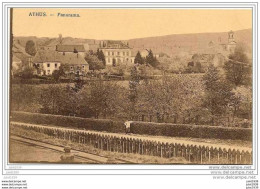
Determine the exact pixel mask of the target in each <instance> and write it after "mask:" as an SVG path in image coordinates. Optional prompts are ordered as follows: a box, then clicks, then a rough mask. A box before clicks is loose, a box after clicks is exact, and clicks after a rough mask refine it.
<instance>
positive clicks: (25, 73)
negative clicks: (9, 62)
mask: <svg viewBox="0 0 260 189" xmlns="http://www.w3.org/2000/svg"><path fill="white" fill-rule="evenodd" d="M33 72H34V68H33V67H29V66H25V67H23V68H22V69H21V70H20V71H19V72H18V73H17V75H18V76H19V77H20V78H21V79H31V78H33Z"/></svg>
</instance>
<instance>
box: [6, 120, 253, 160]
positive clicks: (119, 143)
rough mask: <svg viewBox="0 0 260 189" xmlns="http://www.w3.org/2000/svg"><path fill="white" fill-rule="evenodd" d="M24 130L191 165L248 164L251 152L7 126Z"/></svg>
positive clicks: (44, 128) (27, 126) (43, 128)
mask: <svg viewBox="0 0 260 189" xmlns="http://www.w3.org/2000/svg"><path fill="white" fill-rule="evenodd" d="M10 126H19V127H22V128H24V129H29V130H33V131H36V132H40V133H44V134H46V135H48V136H52V137H54V138H58V139H63V140H69V141H72V142H77V143H82V144H87V145H92V146H94V147H95V148H98V149H101V150H106V151H111V152H119V153H135V154H141V155H149V156H159V157H163V158H172V157H182V158H185V159H186V160H187V161H189V162H191V163H194V164H252V152H248V151H246V152H245V151H244V150H242V151H240V150H235V149H225V148H224V149H222V148H213V147H210V148H209V147H205V146H196V145H184V144H180V143H163V142H162V143H161V142H156V141H152V140H141V139H135V138H134V137H133V136H131V137H117V136H109V135H108V134H105V133H104V134H97V133H91V132H88V131H85V130H73V129H65V128H56V127H46V126H39V125H31V124H23V123H10Z"/></svg>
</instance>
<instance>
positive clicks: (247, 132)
mask: <svg viewBox="0 0 260 189" xmlns="http://www.w3.org/2000/svg"><path fill="white" fill-rule="evenodd" d="M130 132H131V133H134V134H147V135H161V136H171V137H193V138H214V139H232V140H248V141H252V129H249V128H233V127H220V126H205V125H188V124H168V123H148V122H133V123H132V124H131V128H130Z"/></svg>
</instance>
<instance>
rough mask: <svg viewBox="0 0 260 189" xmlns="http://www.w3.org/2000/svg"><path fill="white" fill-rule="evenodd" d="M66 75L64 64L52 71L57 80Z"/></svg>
mask: <svg viewBox="0 0 260 189" xmlns="http://www.w3.org/2000/svg"><path fill="white" fill-rule="evenodd" d="M64 75H65V72H64V68H63V66H62V65H61V66H60V67H59V69H58V70H54V71H53V73H52V77H53V79H54V80H55V81H56V82H58V81H59V80H60V78H61V76H64Z"/></svg>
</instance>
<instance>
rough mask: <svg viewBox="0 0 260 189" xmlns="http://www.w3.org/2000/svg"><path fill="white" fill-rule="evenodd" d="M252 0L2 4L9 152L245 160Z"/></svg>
mask: <svg viewBox="0 0 260 189" xmlns="http://www.w3.org/2000/svg"><path fill="white" fill-rule="evenodd" d="M252 14H253V13H252V9H246V8H236V9H218V8H208V9H207V8H204V9H200V8H196V9H192V8H184V9H174V8H164V9H152V8H150V9H149V8H140V9H137V8H127V9H122V8H104V9H102V8H55V7H52V8H22V7H19V8H15V7H14V8H11V9H10V13H9V16H10V30H9V34H8V35H10V41H9V43H10V50H9V62H8V63H9V66H10V69H9V71H10V73H9V74H10V77H9V102H8V103H9V126H8V131H9V141H8V162H9V163H10V164H17V163H18V164H19V163H22V164H44V165H47V164H52V165H53V164H107V165H110V164H125V165H128V164H130V165H132V164H140V165H252V164H253V153H254V152H253V128H254V127H253V117H254V116H253V107H254V106H255V105H254V101H253V79H254V78H253V20H252V19H253V18H252Z"/></svg>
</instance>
